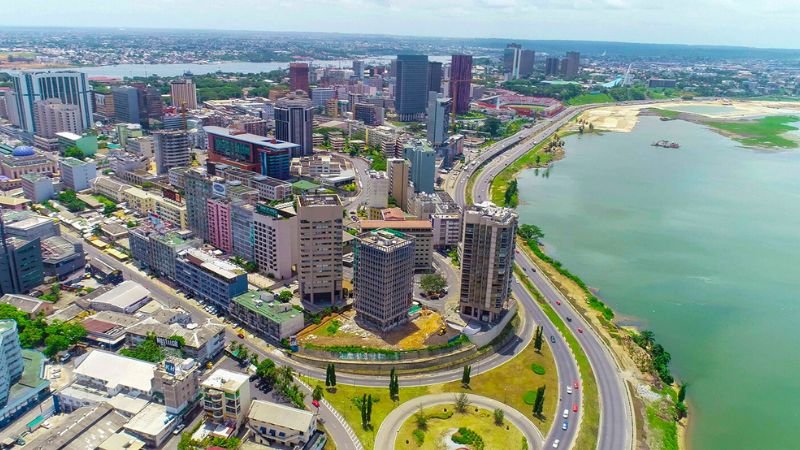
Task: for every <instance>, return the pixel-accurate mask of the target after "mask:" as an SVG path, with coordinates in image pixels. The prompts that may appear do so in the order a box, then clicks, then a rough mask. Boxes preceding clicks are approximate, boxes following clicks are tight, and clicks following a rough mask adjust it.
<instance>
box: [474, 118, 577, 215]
mask: <svg viewBox="0 0 800 450" xmlns="http://www.w3.org/2000/svg"><path fill="white" fill-rule="evenodd" d="M568 134H569V133H567V134H559V137H561V138H564V137H565V136H567V135H568ZM552 139H553V136H552V135H551V136H549V137H548V138H546V139H545V140H543V141H542V142H540V143H538V144H537V145H535V146H534V147H533V148H531V149H530V150H529V151H528V152H527V153H525V154H524V155H522V157H520V158H518V159H517V160H515V161H514V162H513V163H511V164H509V165H508V167H506V168H505V169H503V170H502V171H501V172H500V173H499V174H497V176H496V177H495V178H494V179H493V180H492V184H491V185H490V188H489V198H490V199H491V200H492V202H493V203H495V204H497V205H502V204H503V203H504V201H505V193H506V189H508V183H510V182H511V180H513V179H514V177H515V176H516V175H517V174H518V173H519V172H521V171H523V170H525V169H530V168H532V167H543V166H546V165H547V164H549V163H550V161H552V160H553V154H552V153H545V152H544V147H545V145H547V143H549V142H550V141H551V140H552ZM537 155H538V156H539V163H538V164H537V163H536V156H537Z"/></svg>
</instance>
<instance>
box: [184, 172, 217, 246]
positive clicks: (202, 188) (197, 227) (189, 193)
mask: <svg viewBox="0 0 800 450" xmlns="http://www.w3.org/2000/svg"><path fill="white" fill-rule="evenodd" d="M184 183H185V189H184V198H185V200H186V215H187V216H188V221H189V229H190V230H192V231H193V232H194V234H195V235H197V237H199V238H201V239H203V240H204V241H207V240H208V213H207V211H206V208H207V202H208V199H209V198H210V197H211V184H212V183H211V180H210V179H209V178H208V176H207V175H206V171H205V170H203V169H191V170H188V171H187V172H186V175H184Z"/></svg>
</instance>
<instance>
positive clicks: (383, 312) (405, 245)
mask: <svg viewBox="0 0 800 450" xmlns="http://www.w3.org/2000/svg"><path fill="white" fill-rule="evenodd" d="M353 254H354V259H353V281H354V289H355V292H354V294H355V301H354V303H353V306H354V307H355V310H356V313H357V315H356V319H357V320H358V321H360V322H363V323H365V324H367V325H369V326H371V327H375V328H377V329H379V330H381V331H388V330H390V329H391V328H394V327H396V326H398V325H401V324H403V323H405V322H406V321H408V309H409V308H410V307H411V297H412V294H413V291H414V239H413V238H412V237H410V236H408V235H406V234H403V233H400V232H397V231H394V230H388V229H381V230H376V231H371V232H367V233H363V234H360V235H359V236H358V240H357V241H356V246H355V251H354V252H353Z"/></svg>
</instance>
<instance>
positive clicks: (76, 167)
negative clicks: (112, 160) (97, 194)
mask: <svg viewBox="0 0 800 450" xmlns="http://www.w3.org/2000/svg"><path fill="white" fill-rule="evenodd" d="M58 165H59V168H60V170H61V181H62V182H63V183H64V186H65V187H67V188H68V189H72V190H73V191H75V192H80V191H84V190H86V189H89V188H90V187H91V182H92V180H94V179H95V178H97V165H96V164H95V162H94V161H92V160H91V159H87V160H86V161H81V160H80V159H77V158H61V160H60V161H59V164H58Z"/></svg>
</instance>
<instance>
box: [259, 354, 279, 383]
mask: <svg viewBox="0 0 800 450" xmlns="http://www.w3.org/2000/svg"><path fill="white" fill-rule="evenodd" d="M275 375H276V373H275V362H274V361H272V360H271V359H269V358H264V359H263V360H262V361H261V362H260V363H258V364H257V365H256V376H258V378H260V379H261V380H262V381H263V382H264V383H266V384H268V385H270V386H271V385H273V384H275Z"/></svg>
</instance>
